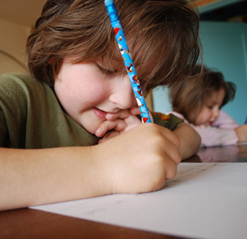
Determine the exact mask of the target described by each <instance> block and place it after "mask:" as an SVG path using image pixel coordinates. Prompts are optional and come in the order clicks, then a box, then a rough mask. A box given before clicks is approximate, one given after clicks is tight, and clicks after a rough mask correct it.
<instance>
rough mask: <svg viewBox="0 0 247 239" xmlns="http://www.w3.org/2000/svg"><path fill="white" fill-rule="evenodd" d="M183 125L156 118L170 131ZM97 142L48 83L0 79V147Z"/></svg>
mask: <svg viewBox="0 0 247 239" xmlns="http://www.w3.org/2000/svg"><path fill="white" fill-rule="evenodd" d="M169 117H170V118H169ZM182 121H183V120H181V119H179V118H177V117H176V116H174V115H169V116H168V117H167V116H165V115H158V114H156V115H154V122H155V123H157V124H159V125H162V126H164V127H166V128H169V129H171V130H173V129H175V128H176V126H177V124H178V123H180V122H182ZM97 142H98V138H97V137H96V136H95V135H92V134H90V133H89V132H87V131H86V130H85V129H84V128H83V127H82V126H80V125H79V124H78V123H76V122H75V121H74V120H73V119H72V118H71V117H70V116H69V115H68V114H67V113H66V112H64V110H63V108H62V107H61V106H60V103H59V101H58V99H57V98H56V95H55V93H54V91H53V89H52V88H51V87H50V86H48V85H47V84H46V83H42V82H39V81H37V80H36V79H34V78H33V77H32V76H30V75H27V74H4V75H0V146H1V147H9V148H10V147H11V148H29V149H33V148H52V147H63V146H80V145H84V146H88V145H95V144H97Z"/></svg>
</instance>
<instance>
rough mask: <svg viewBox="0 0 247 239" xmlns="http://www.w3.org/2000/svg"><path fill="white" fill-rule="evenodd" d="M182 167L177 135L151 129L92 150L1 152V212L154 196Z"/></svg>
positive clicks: (149, 126)
mask: <svg viewBox="0 0 247 239" xmlns="http://www.w3.org/2000/svg"><path fill="white" fill-rule="evenodd" d="M180 161H181V155H180V152H179V140H178V138H177V137H176V135H174V133H172V132H171V131H170V130H168V129H165V128H163V127H161V126H158V125H155V124H140V125H138V126H137V127H135V128H133V129H131V130H129V131H128V132H126V133H124V134H120V135H119V136H118V137H114V138H112V139H109V140H107V141H106V142H104V143H102V144H98V145H94V146H87V147H86V146H85V147H63V148H61V147H60V148H50V149H9V148H0V210H7V209H14V208H21V207H28V206H33V205H41V204H47V203H55V202H61V201H67V200H76V199H82V198H89V197H96V196H102V195H106V194H112V193H142V192H150V191H155V190H158V189H160V188H162V187H163V186H164V185H165V181H166V180H167V179H171V178H173V177H174V176H175V175H176V170H177V165H178V164H179V163H180Z"/></svg>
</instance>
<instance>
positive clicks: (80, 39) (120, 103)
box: [0, 0, 200, 210]
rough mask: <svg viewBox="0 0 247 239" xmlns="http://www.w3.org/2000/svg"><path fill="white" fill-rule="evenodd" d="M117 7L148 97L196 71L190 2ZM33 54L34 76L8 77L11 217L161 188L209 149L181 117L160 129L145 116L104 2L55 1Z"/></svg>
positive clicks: (3, 157) (4, 99)
mask: <svg viewBox="0 0 247 239" xmlns="http://www.w3.org/2000/svg"><path fill="white" fill-rule="evenodd" d="M116 7H117V10H118V14H119V17H120V20H121V23H122V26H123V29H124V31H125V35H126V38H127V41H128V44H129V47H130V51H131V54H132V57H133V61H134V63H135V66H136V68H137V74H138V76H139V78H140V80H141V83H142V89H143V92H146V93H147V92H148V91H149V90H151V89H153V88H154V87H156V86H158V85H171V84H173V83H174V82H176V81H177V80H178V79H180V78H181V76H185V75H187V74H188V72H189V71H190V69H191V68H192V67H193V65H194V64H195V62H196V60H197V58H198V54H199V48H198V16H197V14H196V13H194V11H193V10H191V9H190V8H189V7H188V6H187V5H186V2H185V1H183V0H180V1H178V0H176V1H166V0H163V1H154V0H135V1H132V0H118V1H116ZM27 55H28V66H29V70H30V72H31V74H32V76H28V75H19V74H16V75H13V74H12V75H11V74H6V75H3V76H1V79H0V91H1V92H0V98H1V99H0V104H1V105H0V106H1V115H0V132H1V137H0V140H1V146H2V148H1V149H0V170H1V172H0V192H1V200H0V202H1V203H0V209H1V210H6V209H11V208H20V207H27V206H31V205H39V204H45V203H53V202H60V201H66V200H75V199H81V198H88V197H95V196H100V195H106V194H112V193H141V192H148V191H153V190H158V189H160V188H162V187H163V186H164V185H165V180H167V179H171V178H173V177H174V176H175V174H176V167H177V165H178V164H179V163H180V161H181V158H187V157H190V156H191V155H193V154H195V153H196V152H197V150H198V149H199V146H200V137H199V135H198V134H197V133H196V132H195V131H194V130H193V129H192V128H191V127H190V126H188V125H186V124H184V123H183V122H182V121H181V120H180V119H179V118H176V117H175V116H173V115H171V116H169V117H166V118H163V119H162V117H160V115H153V118H154V119H153V120H154V123H158V124H160V125H161V126H160V125H157V124H154V123H148V124H142V123H141V121H140V120H139V119H138V118H137V117H136V115H138V114H139V113H140V112H139V110H138V107H137V104H136V101H135V97H134V94H133V91H132V88H131V84H130V82H129V79H128V76H127V75H126V71H125V69H124V66H123V62H122V59H121V55H120V53H119V52H118V49H117V46H116V42H115V39H114V33H113V31H112V28H111V24H110V21H109V18H108V16H107V11H106V8H105V6H104V2H103V1H94V0H60V1H55V0H48V1H47V2H46V4H45V6H44V8H43V11H42V14H41V16H40V18H39V19H38V20H37V22H36V25H35V27H34V29H33V32H32V33H31V35H30V36H29V38H28V41H27ZM163 126H164V127H163ZM114 136H116V137H114ZM99 139H100V142H99V144H98V141H99Z"/></svg>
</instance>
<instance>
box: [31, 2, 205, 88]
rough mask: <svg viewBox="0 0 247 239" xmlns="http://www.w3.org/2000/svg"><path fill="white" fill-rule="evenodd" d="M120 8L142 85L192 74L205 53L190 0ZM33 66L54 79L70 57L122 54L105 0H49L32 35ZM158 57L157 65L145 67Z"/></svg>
mask: <svg viewBox="0 0 247 239" xmlns="http://www.w3.org/2000/svg"><path fill="white" fill-rule="evenodd" d="M115 5H116V8H117V10H118V15H119V18H120V22H121V24H122V26H123V30H124V33H125V36H126V39H127V41H128V44H129V49H130V52H131V55H132V58H133V61H134V64H135V66H136V69H137V74H138V76H139V78H142V80H141V82H142V86H143V88H144V89H145V90H146V91H147V92H148V91H149V90H150V89H153V88H154V87H156V86H158V85H171V84H173V83H174V82H176V81H178V80H179V79H182V78H184V77H186V76H187V75H188V72H189V70H190V69H191V67H192V66H194V65H195V63H196V61H197V59H198V56H199V52H200V50H199V45H198V44H199V40H198V26H199V18H198V14H197V13H196V12H195V11H194V10H193V9H192V8H191V7H190V6H188V4H187V2H186V1H185V0H135V1H133V0H116V1H115ZM27 55H28V66H29V69H30V72H31V73H32V74H33V75H34V76H35V77H36V78H37V79H38V80H40V81H45V82H47V83H48V84H50V85H53V84H54V79H55V78H56V76H57V74H58V72H59V69H60V67H61V64H62V63H63V60H64V58H65V57H74V59H75V63H78V62H82V61H85V60H94V59H95V58H99V57H102V58H106V59H107V60H108V62H109V65H111V57H112V56H114V57H121V55H120V53H119V52H118V48H117V46H116V41H115V38H114V33H113V30H112V27H111V24H110V20H109V17H108V15H107V11H106V8H105V5H104V1H103V0H102V1H99V0H60V1H56V0H48V1H47V2H46V4H45V5H44V8H43V11H42V14H41V16H40V18H39V19H38V20H37V22H36V25H35V27H34V29H33V31H32V33H31V35H30V36H29V38H28V41H27ZM144 62H147V63H148V62H152V64H154V62H155V64H154V67H153V68H152V71H151V72H149V73H148V74H146V75H145V76H143V75H142V70H143V69H141V68H140V67H138V66H140V65H141V64H142V65H143V63H144Z"/></svg>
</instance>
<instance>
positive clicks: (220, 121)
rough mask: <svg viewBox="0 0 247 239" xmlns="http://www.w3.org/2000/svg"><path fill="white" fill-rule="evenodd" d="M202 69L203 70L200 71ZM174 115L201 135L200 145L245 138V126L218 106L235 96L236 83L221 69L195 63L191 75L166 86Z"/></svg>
mask: <svg viewBox="0 0 247 239" xmlns="http://www.w3.org/2000/svg"><path fill="white" fill-rule="evenodd" d="M201 70H202V71H201ZM169 91H170V92H169V93H170V99H171V103H172V107H173V112H172V113H173V114H175V115H177V116H178V117H180V118H183V119H185V122H186V123H188V124H190V125H191V126H192V127H193V128H194V129H195V130H196V131H197V132H198V133H199V134H200V136H201V138H202V143H201V146H205V147H210V146H219V145H232V144H236V143H239V142H246V141H247V125H242V126H239V125H238V124H237V122H236V121H235V120H233V118H232V117H230V116H229V115H228V114H227V113H225V112H224V111H222V110H221V107H222V106H224V105H225V104H227V103H228V102H229V101H231V100H233V99H234V96H235V91H236V89H235V84H234V83H232V82H226V81H225V80H224V76H223V74H222V73H221V72H218V71H213V70H210V69H209V68H207V67H206V66H201V65H196V66H195V68H194V69H193V71H192V78H187V79H185V80H184V81H180V82H179V83H178V84H176V85H174V86H172V87H171V88H170V89H169Z"/></svg>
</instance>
